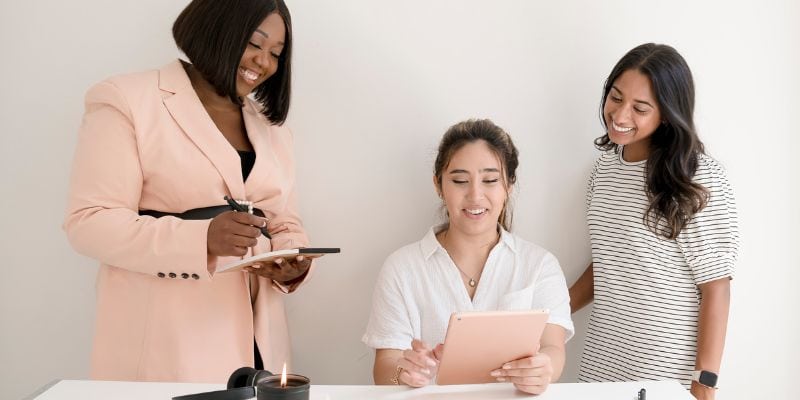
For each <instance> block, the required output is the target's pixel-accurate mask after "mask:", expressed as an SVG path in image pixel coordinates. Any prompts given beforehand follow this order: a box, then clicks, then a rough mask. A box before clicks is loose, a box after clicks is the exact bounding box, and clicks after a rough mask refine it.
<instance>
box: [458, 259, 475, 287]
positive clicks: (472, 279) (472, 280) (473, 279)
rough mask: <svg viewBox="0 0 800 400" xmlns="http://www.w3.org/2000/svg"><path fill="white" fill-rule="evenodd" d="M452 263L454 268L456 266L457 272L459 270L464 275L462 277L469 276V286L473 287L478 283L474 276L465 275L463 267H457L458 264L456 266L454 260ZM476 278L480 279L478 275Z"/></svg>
mask: <svg viewBox="0 0 800 400" xmlns="http://www.w3.org/2000/svg"><path fill="white" fill-rule="evenodd" d="M453 265H455V266H456V268H458V272H461V274H462V275H464V277H467V278H469V287H475V285H477V284H478V281H476V280H475V278H473V277H471V276H469V275H467V274H466V273H465V272H464V270H463V269H461V267H459V266H458V264H456V263H455V262H453ZM478 279H480V277H478Z"/></svg>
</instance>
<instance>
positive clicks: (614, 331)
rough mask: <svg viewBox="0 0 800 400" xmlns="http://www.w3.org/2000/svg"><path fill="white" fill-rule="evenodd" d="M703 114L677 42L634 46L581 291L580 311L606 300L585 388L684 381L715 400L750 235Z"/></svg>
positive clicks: (607, 98)
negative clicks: (704, 134)
mask: <svg viewBox="0 0 800 400" xmlns="http://www.w3.org/2000/svg"><path fill="white" fill-rule="evenodd" d="M693 112H694V83H693V80H692V74H691V71H690V70H689V67H688V65H687V64H686V61H685V60H684V59H683V57H681V55H680V54H678V53H677V52H676V51H675V49H673V48H672V47H670V46H666V45H657V44H652V43H649V44H643V45H641V46H638V47H636V48H634V49H633V50H631V51H629V52H628V53H627V54H626V55H625V56H624V57H622V59H621V60H620V61H619V62H618V63H617V65H616V66H614V69H613V70H612V71H611V74H610V75H609V77H608V79H607V80H606V83H605V87H604V90H603V98H602V101H601V117H602V118H601V119H602V121H603V124H604V127H605V129H606V133H605V134H604V135H603V136H601V137H599V138H598V139H596V140H595V145H596V147H597V148H598V149H600V150H603V154H601V155H600V157H599V159H598V160H597V162H596V163H595V165H594V169H593V171H592V174H591V178H590V180H589V188H588V193H587V205H588V210H587V222H588V225H589V233H590V238H591V244H592V263H591V264H589V267H588V268H587V269H586V272H584V273H583V275H582V276H581V277H580V278H579V279H578V281H577V282H576V283H575V284H574V285H573V286H572V287H571V288H570V297H571V304H570V305H571V307H572V311H573V312H575V311H578V310H580V309H581V308H583V307H584V306H586V305H587V304H588V303H590V302H592V300H594V305H593V308H592V312H591V316H590V318H589V328H588V331H587V334H586V341H585V344H584V350H583V355H582V357H581V365H580V371H579V380H581V381H627V380H647V379H655V380H661V379H676V380H678V381H680V382H681V383H682V384H683V385H684V386H686V387H687V388H690V389H691V393H692V394H693V395H694V396H695V397H697V398H698V399H713V398H714V393H715V392H714V386H715V385H716V375H717V373H718V371H719V366H720V361H721V359H722V351H723V346H724V342H725V332H726V328H727V320H728V307H729V300H730V279H731V278H732V276H733V269H734V264H735V261H736V258H737V252H738V243H739V234H738V223H737V215H736V207H735V203H734V198H733V192H732V190H731V187H730V185H729V183H728V179H727V177H726V174H725V170H724V169H723V168H722V166H721V165H720V164H719V163H717V162H716V161H715V160H714V159H712V158H711V157H709V156H707V155H705V153H704V150H703V144H702V142H701V141H700V140H699V138H698V137H697V133H696V131H695V127H694V119H693ZM698 375H701V376H699V377H698Z"/></svg>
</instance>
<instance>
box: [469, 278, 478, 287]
mask: <svg viewBox="0 0 800 400" xmlns="http://www.w3.org/2000/svg"><path fill="white" fill-rule="evenodd" d="M477 284H478V282H475V279H472V278H469V287H475V285H477Z"/></svg>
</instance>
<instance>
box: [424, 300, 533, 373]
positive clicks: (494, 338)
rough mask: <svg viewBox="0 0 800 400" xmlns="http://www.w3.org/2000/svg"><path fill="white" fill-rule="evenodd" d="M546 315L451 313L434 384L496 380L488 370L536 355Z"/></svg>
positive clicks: (530, 312) (508, 312) (530, 313)
mask: <svg viewBox="0 0 800 400" xmlns="http://www.w3.org/2000/svg"><path fill="white" fill-rule="evenodd" d="M547 316H548V312H547V311H546V310H526V311H479V312H462V313H453V314H452V315H451V316H450V323H449V325H447V334H446V336H445V339H444V348H443V349H442V356H441V360H440V364H439V373H438V376H437V378H436V383H437V384H439V385H461V384H468V383H491V382H497V378H495V377H493V376H491V375H489V373H490V372H491V371H493V370H495V369H497V368H500V367H501V366H502V365H503V364H505V363H506V362H508V361H513V360H518V359H520V358H525V357H530V356H533V355H535V354H536V352H537V351H538V350H539V340H540V339H541V336H542V332H543V331H544V326H545V324H547Z"/></svg>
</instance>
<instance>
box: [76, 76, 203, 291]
mask: <svg viewBox="0 0 800 400" xmlns="http://www.w3.org/2000/svg"><path fill="white" fill-rule="evenodd" d="M158 101H160V99H159V100H158ZM141 171H142V167H141V164H140V160H139V151H138V146H137V143H136V131H135V124H134V119H133V116H132V112H131V110H130V107H129V106H128V102H127V99H126V97H125V94H124V93H123V91H122V90H120V89H119V88H118V87H117V86H116V85H115V84H113V83H111V82H109V81H104V82H101V83H99V84H97V85H95V86H93V87H92V88H91V89H90V90H89V91H88V92H87V94H86V112H85V114H84V117H83V122H82V124H81V128H80V133H79V136H78V144H77V148H76V150H75V158H74V161H73V165H72V176H71V181H70V191H69V200H68V206H67V216H66V218H65V221H64V230H65V231H66V233H67V238H68V239H69V241H70V243H71V244H72V246H73V247H74V248H75V250H76V251H78V252H79V253H81V254H83V255H86V256H89V257H92V258H94V259H97V260H99V261H100V262H102V263H105V264H108V265H113V266H115V267H119V268H125V269H127V270H130V271H134V272H141V273H146V274H151V275H157V274H158V273H159V271H164V270H167V271H176V272H178V273H181V272H185V273H194V274H196V275H198V276H199V277H200V278H202V279H211V275H210V274H209V272H208V265H209V263H213V262H216V260H215V259H214V258H212V257H209V256H208V253H207V234H208V225H209V223H210V221H208V220H181V219H178V218H173V217H164V218H158V219H156V218H153V217H143V216H140V215H139V213H138V207H139V201H140V198H141V193H142V186H143V176H142V172H141Z"/></svg>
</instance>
